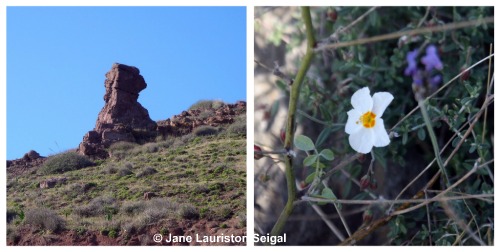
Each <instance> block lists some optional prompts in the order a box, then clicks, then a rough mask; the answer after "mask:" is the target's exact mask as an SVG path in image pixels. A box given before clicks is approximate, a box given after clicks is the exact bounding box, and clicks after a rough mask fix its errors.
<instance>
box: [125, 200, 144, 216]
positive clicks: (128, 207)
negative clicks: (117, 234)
mask: <svg viewBox="0 0 500 252" xmlns="http://www.w3.org/2000/svg"><path fill="white" fill-rule="evenodd" d="M144 208H145V205H144V202H142V201H132V202H130V201H128V202H124V203H123V204H122V207H121V211H122V212H124V213H125V214H127V215H130V216H132V215H137V214H138V213H141V212H142V211H144Z"/></svg>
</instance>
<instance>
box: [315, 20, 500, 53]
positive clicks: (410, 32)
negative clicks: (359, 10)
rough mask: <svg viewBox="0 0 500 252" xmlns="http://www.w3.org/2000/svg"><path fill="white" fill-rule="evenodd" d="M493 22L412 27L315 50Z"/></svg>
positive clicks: (472, 21)
mask: <svg viewBox="0 0 500 252" xmlns="http://www.w3.org/2000/svg"><path fill="white" fill-rule="evenodd" d="M493 22H494V18H493V17H486V18H483V19H476V20H469V21H463V22H458V23H450V24H445V25H441V26H434V27H425V28H418V29H412V30H407V31H399V32H394V33H389V34H384V35H380V36H374V37H369V38H361V39H357V40H353V41H347V42H340V43H334V44H329V45H324V46H320V47H318V48H316V49H315V51H316V52H319V51H322V50H327V49H337V48H342V47H348V46H355V45H362V44H368V43H374V42H380V41H384V40H390V39H397V38H399V37H401V36H405V35H408V36H413V35H417V34H424V33H429V32H441V31H447V30H456V29H461V28H465V27H471V26H477V25H480V24H487V23H493Z"/></svg>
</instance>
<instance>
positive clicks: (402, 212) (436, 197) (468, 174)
mask: <svg viewBox="0 0 500 252" xmlns="http://www.w3.org/2000/svg"><path fill="white" fill-rule="evenodd" d="M493 161H494V159H492V160H490V161H488V162H486V163H483V164H482V165H479V166H475V167H474V168H473V169H471V170H470V171H469V172H468V173H467V174H465V175H464V176H463V177H461V178H460V179H459V180H458V181H457V182H455V183H454V184H453V185H451V186H450V187H448V188H446V190H444V191H442V192H441V193H440V194H438V195H436V196H434V197H433V198H432V199H434V201H437V200H441V199H445V197H443V195H445V194H446V193H448V192H449V191H451V189H453V188H455V187H457V186H458V185H460V184H461V183H462V182H464V181H465V180H466V179H467V178H469V177H470V176H471V175H472V174H474V173H475V172H476V171H477V170H479V169H481V168H483V167H485V166H486V165H487V164H490V163H493ZM490 195H491V196H492V197H493V196H494V195H493V194H490ZM464 197H465V196H464ZM448 198H453V197H448ZM432 199H431V200H430V201H429V202H422V203H420V204H418V205H416V206H412V207H409V208H406V209H403V210H398V211H395V212H393V213H392V214H391V215H392V216H395V215H400V214H405V213H409V212H411V211H413V210H415V209H418V208H420V207H422V206H424V205H426V204H429V203H430V202H432Z"/></svg>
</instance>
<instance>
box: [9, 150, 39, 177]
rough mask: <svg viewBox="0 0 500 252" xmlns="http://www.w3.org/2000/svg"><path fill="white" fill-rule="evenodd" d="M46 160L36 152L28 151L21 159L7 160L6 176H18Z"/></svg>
mask: <svg viewBox="0 0 500 252" xmlns="http://www.w3.org/2000/svg"><path fill="white" fill-rule="evenodd" d="M46 159H47V158H46V157H42V156H40V154H38V152H36V151H34V150H30V151H29V152H27V153H26V154H24V155H23V157H22V158H19V159H14V160H7V174H9V175H19V174H21V173H24V172H27V171H30V170H31V168H33V167H37V166H40V165H42V164H43V162H44V161H45V160H46Z"/></svg>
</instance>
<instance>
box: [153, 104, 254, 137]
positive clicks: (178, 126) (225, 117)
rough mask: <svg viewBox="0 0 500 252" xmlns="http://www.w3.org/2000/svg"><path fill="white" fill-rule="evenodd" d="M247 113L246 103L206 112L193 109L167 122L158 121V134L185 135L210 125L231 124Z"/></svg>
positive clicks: (209, 109) (211, 109)
mask: <svg viewBox="0 0 500 252" xmlns="http://www.w3.org/2000/svg"><path fill="white" fill-rule="evenodd" d="M245 113H246V102H244V101H238V102H237V103H235V104H224V105H222V106H220V107H219V108H217V109H213V108H207V109H204V110H200V109H191V110H188V111H182V113H181V114H180V115H175V116H173V117H172V118H169V119H167V120H163V121H158V128H157V130H158V134H159V135H162V136H168V135H174V136H180V135H185V134H188V133H190V132H191V131H193V129H195V128H196V127H199V126H202V125H209V126H213V127H218V126H222V125H224V124H231V123H233V122H234V119H235V117H237V116H239V115H242V114H245Z"/></svg>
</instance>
